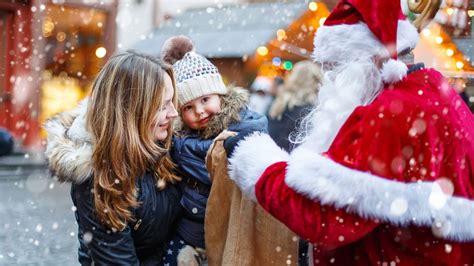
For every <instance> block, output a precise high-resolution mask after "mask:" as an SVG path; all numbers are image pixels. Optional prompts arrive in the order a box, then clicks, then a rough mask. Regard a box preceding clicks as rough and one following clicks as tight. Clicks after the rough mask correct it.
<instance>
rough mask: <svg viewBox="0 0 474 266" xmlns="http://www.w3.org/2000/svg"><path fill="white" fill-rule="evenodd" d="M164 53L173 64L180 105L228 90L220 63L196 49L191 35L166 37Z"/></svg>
mask: <svg viewBox="0 0 474 266" xmlns="http://www.w3.org/2000/svg"><path fill="white" fill-rule="evenodd" d="M161 57H162V58H163V60H165V61H166V62H168V63H170V64H172V65H173V71H174V73H175V77H176V86H177V94H178V102H179V105H180V106H182V105H184V104H186V103H188V102H190V101H192V100H194V99H197V98H199V97H202V96H204V95H209V94H220V95H224V94H226V93H227V88H226V86H225V84H224V81H223V80H222V76H221V75H220V73H219V70H218V69H217V67H216V66H215V65H213V64H212V63H211V62H210V61H209V60H207V59H206V58H205V57H204V56H202V55H200V54H197V53H195V52H194V45H193V43H192V41H191V40H190V39H189V38H188V37H186V36H183V35H180V36H175V37H171V38H169V39H168V40H166V41H165V43H164V44H163V48H162V49H161Z"/></svg>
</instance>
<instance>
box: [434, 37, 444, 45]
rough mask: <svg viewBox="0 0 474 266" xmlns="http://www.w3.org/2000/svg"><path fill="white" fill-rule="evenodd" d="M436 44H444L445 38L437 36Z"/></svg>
mask: <svg viewBox="0 0 474 266" xmlns="http://www.w3.org/2000/svg"><path fill="white" fill-rule="evenodd" d="M435 42H436V43H437V44H441V43H443V37H441V36H437V37H436V38H435Z"/></svg>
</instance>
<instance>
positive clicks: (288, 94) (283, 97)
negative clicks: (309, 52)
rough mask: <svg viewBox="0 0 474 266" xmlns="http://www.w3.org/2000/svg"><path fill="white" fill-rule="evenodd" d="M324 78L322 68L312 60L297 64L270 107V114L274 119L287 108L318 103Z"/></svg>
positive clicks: (279, 116) (279, 117)
mask: <svg viewBox="0 0 474 266" xmlns="http://www.w3.org/2000/svg"><path fill="white" fill-rule="evenodd" d="M321 79H322V73H321V68H320V67H319V66H318V65H316V64H315V63H313V62H311V61H310V60H305V61H300V62H298V63H296V64H295V67H294V68H293V71H292V72H291V73H290V76H289V77H288V80H287V82H286V83H285V84H284V85H283V90H282V91H281V92H280V93H279V94H278V95H277V97H276V98H275V100H274V101H273V104H272V106H271V107H270V112H269V115H270V117H271V118H273V119H281V116H282V114H283V112H284V111H285V109H286V108H288V109H290V110H291V109H293V108H294V107H295V106H302V105H306V104H314V105H315V104H316V99H317V96H318V91H319V87H320V83H321Z"/></svg>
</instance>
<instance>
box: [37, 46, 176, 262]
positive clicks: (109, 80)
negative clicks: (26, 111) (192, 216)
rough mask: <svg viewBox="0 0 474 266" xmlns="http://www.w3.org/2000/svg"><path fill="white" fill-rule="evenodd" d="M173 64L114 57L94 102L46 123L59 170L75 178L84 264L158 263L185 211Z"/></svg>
mask: <svg viewBox="0 0 474 266" xmlns="http://www.w3.org/2000/svg"><path fill="white" fill-rule="evenodd" d="M175 100H176V95H175V84H174V77H173V72H172V69H171V66H169V65H168V64H166V63H164V62H162V61H161V60H160V59H157V58H154V57H150V56H147V55H142V54H138V53H135V52H125V53H121V54H118V55H115V56H113V57H112V58H111V59H110V60H109V61H108V62H107V64H106V65H105V66H104V67H103V69H102V70H101V71H100V72H99V74H98V76H97V78H96V80H95V82H94V84H93V87H92V91H91V96H90V99H89V100H88V102H83V103H82V104H81V105H80V106H79V108H78V109H76V110H74V111H72V112H69V113H62V114H60V115H58V116H56V117H55V118H53V119H52V120H50V121H48V122H47V124H46V130H47V131H48V135H49V137H48V147H47V150H46V154H47V156H48V159H49V167H50V169H51V171H52V173H53V174H55V175H56V176H57V177H58V179H59V180H60V181H62V182H64V181H71V182H72V188H71V197H72V200H73V202H74V206H75V208H76V213H75V214H76V220H77V223H78V225H79V234H78V237H79V243H80V247H79V262H80V263H81V264H86V265H89V264H92V263H95V264H99V265H102V264H121V265H123V264H127V265H138V264H140V265H142V264H145V265H155V264H159V263H160V260H161V258H162V257H163V256H162V255H163V252H164V249H165V246H164V243H165V241H166V238H167V236H168V232H169V231H170V228H171V226H172V224H173V222H174V221H175V219H176V218H177V216H178V214H179V210H180V205H179V199H180V196H181V195H180V192H179V191H178V189H177V186H176V185H175V184H174V183H175V182H176V181H177V180H178V177H177V176H175V175H174V174H173V172H172V170H173V164H172V163H171V161H170V159H169V157H168V155H167V151H168V148H169V146H170V141H171V126H172V120H173V119H174V118H175V117H176V116H177V112H176V109H175Z"/></svg>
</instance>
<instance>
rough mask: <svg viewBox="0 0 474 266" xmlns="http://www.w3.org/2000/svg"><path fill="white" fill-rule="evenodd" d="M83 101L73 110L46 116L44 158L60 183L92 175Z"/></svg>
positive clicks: (89, 138)
mask: <svg viewBox="0 0 474 266" xmlns="http://www.w3.org/2000/svg"><path fill="white" fill-rule="evenodd" d="M86 111H87V100H85V101H83V102H81V104H80V105H79V106H78V107H77V108H76V109H75V110H73V111H70V112H64V113H60V114H58V115H56V116H55V117H53V118H51V119H49V120H48V121H47V122H46V124H45V125H44V128H45V130H46V132H47V133H48V145H47V147H46V152H45V154H46V157H47V158H48V161H49V170H50V171H51V173H52V174H53V175H54V176H56V177H57V178H58V180H59V181H61V182H66V181H70V182H74V183H82V182H84V181H85V180H87V179H88V178H90V177H91V176H92V165H91V158H92V141H91V136H90V134H89V132H87V131H86V125H85V121H86V117H85V115H86Z"/></svg>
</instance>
